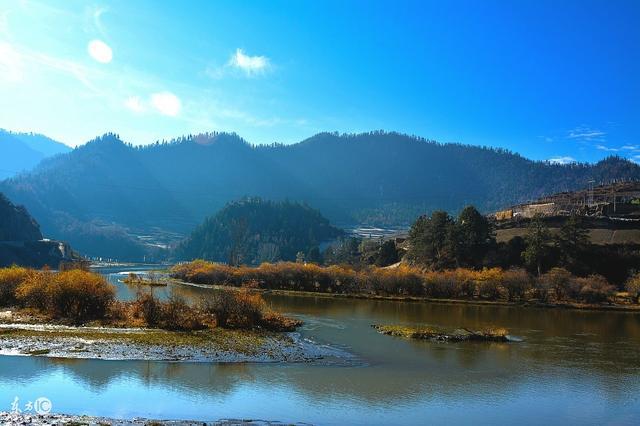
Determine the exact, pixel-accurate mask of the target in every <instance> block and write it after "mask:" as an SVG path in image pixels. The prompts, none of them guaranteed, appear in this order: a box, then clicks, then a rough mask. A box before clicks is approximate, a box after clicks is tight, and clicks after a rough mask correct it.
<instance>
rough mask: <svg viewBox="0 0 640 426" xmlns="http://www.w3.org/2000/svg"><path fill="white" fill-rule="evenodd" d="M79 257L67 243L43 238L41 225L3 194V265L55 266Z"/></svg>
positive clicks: (0, 235) (0, 215) (0, 228)
mask: <svg viewBox="0 0 640 426" xmlns="http://www.w3.org/2000/svg"><path fill="white" fill-rule="evenodd" d="M76 258H77V255H76V254H75V253H74V252H73V250H71V247H69V245H68V244H65V243H62V242H58V241H50V240H43V239H42V233H41V232H40V226H39V225H38V223H37V222H36V221H35V220H34V219H33V218H32V217H31V215H29V212H28V211H27V210H26V209H25V208H24V207H23V206H16V205H14V204H13V203H12V202H11V201H9V199H7V197H5V196H4V194H2V193H0V267H6V266H9V265H12V264H17V265H22V266H32V267H38V268H39V267H43V266H44V265H49V266H51V267H54V268H56V267H58V265H59V264H60V262H62V261H69V260H75V259H76Z"/></svg>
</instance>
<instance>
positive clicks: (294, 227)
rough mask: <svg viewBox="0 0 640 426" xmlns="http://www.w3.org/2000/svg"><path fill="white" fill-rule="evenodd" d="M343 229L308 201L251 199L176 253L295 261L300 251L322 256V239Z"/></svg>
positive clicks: (230, 208)
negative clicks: (303, 203) (307, 202)
mask: <svg viewBox="0 0 640 426" xmlns="http://www.w3.org/2000/svg"><path fill="white" fill-rule="evenodd" d="M342 233H343V232H342V231H341V230H339V229H338V228H335V227H333V226H331V225H330V224H329V221H328V220H327V219H326V218H324V217H323V216H322V215H321V214H320V212H319V211H317V210H314V209H312V208H311V207H309V206H306V205H302V204H298V203H291V202H288V201H283V202H273V201H264V200H262V199H260V198H247V199H244V200H241V201H236V202H231V203H229V204H227V205H226V206H225V207H224V208H223V209H222V210H220V211H219V212H218V213H217V214H216V215H215V216H212V217H209V218H207V219H205V221H204V223H203V224H202V225H200V226H198V227H197V228H196V229H195V230H194V231H193V232H192V233H191V235H190V236H189V237H188V238H187V239H186V240H185V241H184V242H182V243H181V244H180V245H179V246H178V247H177V249H176V256H177V257H178V258H180V259H187V260H191V259H196V258H199V259H207V260H213V261H218V262H228V263H231V264H253V265H256V264H260V263H262V262H276V261H280V260H288V261H294V260H296V255H297V254H298V252H302V253H304V254H305V255H306V256H307V257H309V256H313V253H316V255H319V246H320V244H321V243H323V242H328V241H331V240H333V239H335V238H336V237H338V236H340V235H342Z"/></svg>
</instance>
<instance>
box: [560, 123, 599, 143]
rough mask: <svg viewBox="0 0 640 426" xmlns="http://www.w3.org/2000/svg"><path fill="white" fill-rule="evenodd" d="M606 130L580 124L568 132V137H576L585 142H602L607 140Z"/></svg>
mask: <svg viewBox="0 0 640 426" xmlns="http://www.w3.org/2000/svg"><path fill="white" fill-rule="evenodd" d="M606 135H607V133H606V132H603V131H601V130H597V129H592V128H590V127H588V126H578V127H576V128H574V129H572V130H569V131H568V132H567V139H575V140H579V141H585V142H602V141H604V140H605V136H606Z"/></svg>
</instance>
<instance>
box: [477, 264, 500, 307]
mask: <svg viewBox="0 0 640 426" xmlns="http://www.w3.org/2000/svg"><path fill="white" fill-rule="evenodd" d="M503 273H504V271H503V270H502V269H499V268H490V269H483V270H482V271H479V272H478V273H477V274H476V280H477V282H478V294H479V296H480V297H481V298H483V299H487V300H497V299H498V298H500V294H501V289H502V285H501V283H502V281H503Z"/></svg>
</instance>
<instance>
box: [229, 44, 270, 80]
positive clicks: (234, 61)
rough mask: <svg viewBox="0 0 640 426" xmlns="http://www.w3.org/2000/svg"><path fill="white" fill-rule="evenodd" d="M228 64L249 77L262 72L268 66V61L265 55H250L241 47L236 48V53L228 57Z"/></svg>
mask: <svg viewBox="0 0 640 426" xmlns="http://www.w3.org/2000/svg"><path fill="white" fill-rule="evenodd" d="M229 66H231V67H234V68H237V69H240V70H242V71H244V72H245V73H246V75H248V76H250V77H251V76H254V75H258V74H261V73H264V72H265V71H266V70H267V69H268V68H269V67H270V61H269V58H267V57H266V56H250V55H247V54H245V53H244V51H243V50H242V49H236V53H235V54H234V55H232V56H231V59H229Z"/></svg>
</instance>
